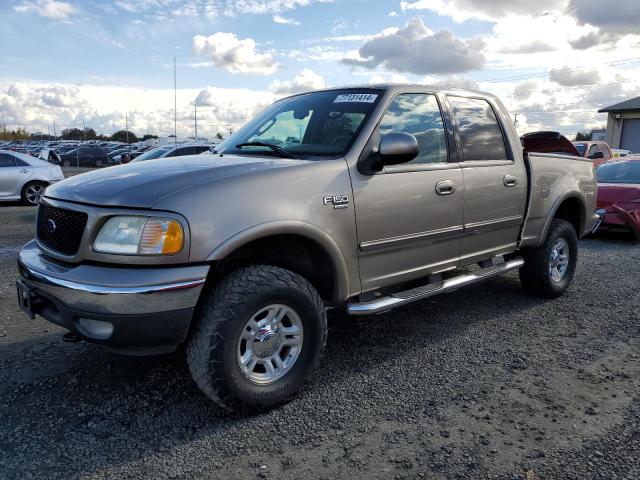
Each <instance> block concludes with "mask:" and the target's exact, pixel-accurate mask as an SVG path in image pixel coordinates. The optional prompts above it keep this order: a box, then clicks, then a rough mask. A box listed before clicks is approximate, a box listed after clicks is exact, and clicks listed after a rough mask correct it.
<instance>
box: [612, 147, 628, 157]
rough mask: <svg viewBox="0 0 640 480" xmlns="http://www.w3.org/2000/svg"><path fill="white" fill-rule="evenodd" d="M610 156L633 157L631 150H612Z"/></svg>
mask: <svg viewBox="0 0 640 480" xmlns="http://www.w3.org/2000/svg"><path fill="white" fill-rule="evenodd" d="M611 154H612V155H613V158H618V157H626V156H627V155H633V154H632V152H631V150H622V149H621V148H612V149H611Z"/></svg>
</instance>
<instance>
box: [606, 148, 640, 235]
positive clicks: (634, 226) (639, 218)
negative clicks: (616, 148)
mask: <svg viewBox="0 0 640 480" xmlns="http://www.w3.org/2000/svg"><path fill="white" fill-rule="evenodd" d="M596 176H597V177H598V209H599V210H598V213H600V214H601V215H602V214H604V220H603V221H602V224H601V226H600V229H602V230H610V231H625V232H631V233H633V234H634V235H635V237H636V239H638V240H640V155H634V156H632V157H631V156H627V157H624V158H621V159H616V160H612V161H610V162H607V163H606V164H604V165H601V166H599V167H598V168H597V169H596Z"/></svg>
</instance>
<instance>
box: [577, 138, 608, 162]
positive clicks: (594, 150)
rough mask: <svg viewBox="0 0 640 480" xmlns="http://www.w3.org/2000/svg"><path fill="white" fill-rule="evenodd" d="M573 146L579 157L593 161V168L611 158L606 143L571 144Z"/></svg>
mask: <svg viewBox="0 0 640 480" xmlns="http://www.w3.org/2000/svg"><path fill="white" fill-rule="evenodd" d="M573 145H574V146H575V147H576V150H578V152H579V153H580V156H581V157H584V158H590V159H591V160H593V166H594V167H597V166H598V165H602V164H603V163H604V162H607V161H609V160H610V159H611V158H612V157H613V154H612V153H611V148H609V145H608V144H607V142H573Z"/></svg>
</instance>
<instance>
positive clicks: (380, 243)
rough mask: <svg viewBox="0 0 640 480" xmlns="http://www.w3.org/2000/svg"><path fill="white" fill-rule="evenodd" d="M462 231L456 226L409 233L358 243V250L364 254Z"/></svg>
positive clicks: (461, 228) (459, 226) (461, 227)
mask: <svg viewBox="0 0 640 480" xmlns="http://www.w3.org/2000/svg"><path fill="white" fill-rule="evenodd" d="M463 230H464V227H463V226H462V225H457V226H454V227H447V228H440V229H438V230H429V231H427V232H418V233H410V234H408V235H400V236H397V237H390V238H382V239H380V240H370V241H368V242H362V243H360V250H362V251H363V252H366V251H368V250H375V249H377V248H384V247H387V246H395V245H398V244H403V243H408V242H412V241H415V240H422V239H425V238H438V237H446V236H449V235H451V234H456V233H458V232H462V231H463Z"/></svg>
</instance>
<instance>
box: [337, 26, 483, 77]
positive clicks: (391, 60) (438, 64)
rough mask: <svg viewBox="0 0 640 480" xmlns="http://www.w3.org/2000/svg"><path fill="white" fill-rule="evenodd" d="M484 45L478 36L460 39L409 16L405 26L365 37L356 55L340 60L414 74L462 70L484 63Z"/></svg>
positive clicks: (479, 66)
mask: <svg viewBox="0 0 640 480" xmlns="http://www.w3.org/2000/svg"><path fill="white" fill-rule="evenodd" d="M485 47H486V45H485V42H484V40H483V39H481V38H479V37H474V38H467V39H461V38H458V37H456V36H455V34H454V33H453V32H452V31H451V30H446V29H445V30H440V31H438V32H433V31H432V30H430V29H429V28H427V27H426V26H425V24H424V23H423V22H422V19H420V18H412V19H411V20H409V22H408V23H407V25H406V26H405V28H402V29H388V30H386V31H383V32H382V33H381V34H380V35H377V36H376V37H374V38H372V39H370V40H368V41H367V42H365V43H364V45H362V47H360V50H359V53H360V58H359V59H350V58H347V59H343V63H346V64H348V65H354V66H361V67H364V68H376V67H379V66H381V67H384V68H387V69H389V70H393V71H396V72H407V73H415V74H438V73H461V72H467V71H471V70H479V69H480V68H482V67H483V66H484V64H485V56H484V49H485Z"/></svg>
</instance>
